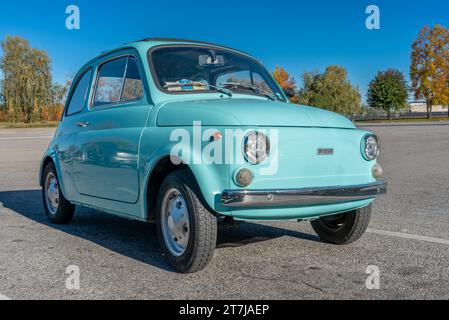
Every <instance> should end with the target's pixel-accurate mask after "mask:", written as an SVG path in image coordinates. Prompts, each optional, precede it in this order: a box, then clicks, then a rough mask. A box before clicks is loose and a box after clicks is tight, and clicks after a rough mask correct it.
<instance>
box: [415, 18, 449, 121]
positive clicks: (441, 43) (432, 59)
mask: <svg viewBox="0 0 449 320" xmlns="http://www.w3.org/2000/svg"><path fill="white" fill-rule="evenodd" d="M410 77H411V79H412V89H413V91H414V93H415V98H416V99H420V98H425V99H426V104H427V117H428V118H431V117H432V106H434V105H439V104H441V105H448V104H449V30H448V29H446V28H445V27H443V26H441V25H436V26H435V27H433V28H432V29H430V28H429V27H428V26H426V27H424V28H423V29H421V31H420V32H419V34H418V37H417V39H416V40H415V42H414V43H413V45H412V55H411V67H410Z"/></svg>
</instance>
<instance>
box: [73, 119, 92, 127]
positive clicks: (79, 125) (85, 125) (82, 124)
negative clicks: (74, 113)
mask: <svg viewBox="0 0 449 320" xmlns="http://www.w3.org/2000/svg"><path fill="white" fill-rule="evenodd" d="M76 125H77V126H78V127H80V128H87V127H88V126H89V125H90V123H89V122H87V121H80V122H77V124H76Z"/></svg>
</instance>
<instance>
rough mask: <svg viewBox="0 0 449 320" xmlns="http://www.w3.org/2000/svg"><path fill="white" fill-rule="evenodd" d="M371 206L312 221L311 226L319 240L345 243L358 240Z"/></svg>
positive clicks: (363, 230) (365, 227)
mask: <svg viewBox="0 0 449 320" xmlns="http://www.w3.org/2000/svg"><path fill="white" fill-rule="evenodd" d="M371 211H372V206H371V205H369V206H367V207H364V208H361V209H357V210H354V211H350V212H345V213H342V214H337V215H333V216H328V217H322V218H319V219H317V220H314V221H312V222H311V223H312V227H313V229H314V230H315V232H316V233H317V234H318V236H319V237H320V239H321V240H323V241H325V242H329V243H332V244H337V245H346V244H350V243H353V242H355V241H357V240H359V239H360V238H361V237H362V236H363V234H364V233H365V232H366V229H367V228H368V224H369V222H370V220H371Z"/></svg>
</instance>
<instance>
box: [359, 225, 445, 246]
mask: <svg viewBox="0 0 449 320" xmlns="http://www.w3.org/2000/svg"><path fill="white" fill-rule="evenodd" d="M367 232H369V233H374V234H379V235H383V236H390V237H397V238H403V239H409V240H418V241H426V242H432V243H439V244H446V245H449V240H447V239H441V238H433V237H426V236H420V235H417V234H411V233H403V232H393V231H385V230H377V229H371V228H368V230H367Z"/></svg>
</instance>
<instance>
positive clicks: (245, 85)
mask: <svg viewBox="0 0 449 320" xmlns="http://www.w3.org/2000/svg"><path fill="white" fill-rule="evenodd" d="M220 85H222V86H235V87H243V88H247V89H251V90H253V91H254V92H256V93H258V94H261V95H263V96H264V97H267V98H269V99H271V100H273V101H277V99H276V96H275V95H274V94H273V93H271V92H268V91H266V90H264V89H262V88H260V87H258V86H256V85H252V84H249V83H245V82H225V83H220Z"/></svg>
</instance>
